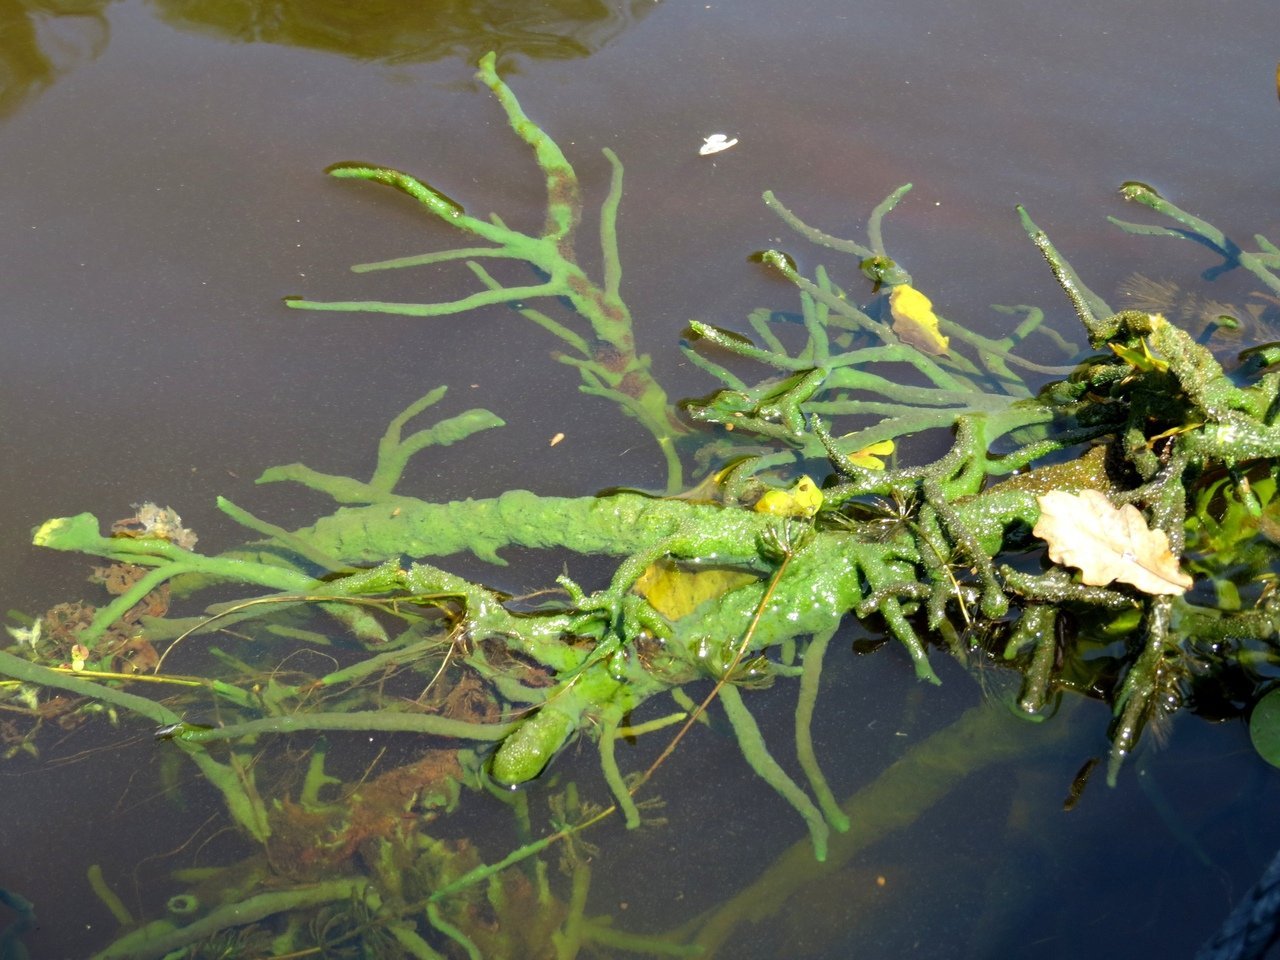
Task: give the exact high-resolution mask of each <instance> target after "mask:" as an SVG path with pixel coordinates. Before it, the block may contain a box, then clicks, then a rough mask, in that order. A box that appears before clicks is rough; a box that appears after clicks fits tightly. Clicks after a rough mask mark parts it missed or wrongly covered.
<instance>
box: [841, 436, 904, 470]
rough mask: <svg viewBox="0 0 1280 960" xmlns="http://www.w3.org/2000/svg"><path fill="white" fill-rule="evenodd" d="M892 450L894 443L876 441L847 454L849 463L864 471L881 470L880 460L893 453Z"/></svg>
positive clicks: (881, 463)
mask: <svg viewBox="0 0 1280 960" xmlns="http://www.w3.org/2000/svg"><path fill="white" fill-rule="evenodd" d="M893 449H894V442H893V441H892V440H877V441H876V442H875V443H873V444H870V445H869V446H865V447H863V448H862V449H861V450H855V451H854V452H853V453H851V454H849V461H850V462H851V463H854V464H857V465H858V466H859V467H862V469H864V470H883V469H884V461H883V460H881V459H880V458H881V457H887V456H888V455H889V454H891V453H893Z"/></svg>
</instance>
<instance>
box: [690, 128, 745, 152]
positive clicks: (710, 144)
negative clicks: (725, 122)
mask: <svg viewBox="0 0 1280 960" xmlns="http://www.w3.org/2000/svg"><path fill="white" fill-rule="evenodd" d="M737 142H738V138H737V137H734V138H733V139H732V140H730V139H729V138H728V137H726V136H725V135H724V134H723V133H713V134H712V135H711V136H709V137H703V138H702V146H701V147H699V148H698V156H700V157H709V156H711V154H713V153H719V152H720V151H722V150H728V149H729V148H730V147H732V146H733V145H734V144H736V143H737Z"/></svg>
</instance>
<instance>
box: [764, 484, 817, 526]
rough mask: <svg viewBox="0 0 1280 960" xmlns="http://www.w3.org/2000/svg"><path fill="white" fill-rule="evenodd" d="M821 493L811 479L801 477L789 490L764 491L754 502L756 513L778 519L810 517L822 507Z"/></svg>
mask: <svg viewBox="0 0 1280 960" xmlns="http://www.w3.org/2000/svg"><path fill="white" fill-rule="evenodd" d="M822 499H823V497H822V491H821V490H819V489H818V485H817V484H816V483H814V482H813V479H812V478H811V477H801V478H800V479H799V480H797V481H796V482H795V486H793V487H792V488H791V489H790V490H766V491H765V493H764V496H762V497H761V498H760V499H759V500H757V501H756V505H755V511H756V513H772V514H773V515H774V516H778V517H812V516H813V515H814V514H815V513H817V512H818V509H819V508H820V507H821V506H822Z"/></svg>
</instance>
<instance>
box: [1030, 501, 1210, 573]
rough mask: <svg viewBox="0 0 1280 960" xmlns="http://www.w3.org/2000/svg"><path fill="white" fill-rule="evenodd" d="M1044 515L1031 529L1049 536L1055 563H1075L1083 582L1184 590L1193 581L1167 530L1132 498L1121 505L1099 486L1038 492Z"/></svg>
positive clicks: (1051, 556)
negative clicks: (1152, 523) (1114, 503)
mask: <svg viewBox="0 0 1280 960" xmlns="http://www.w3.org/2000/svg"><path fill="white" fill-rule="evenodd" d="M1036 503H1038V504H1039V505H1040V519H1039V520H1038V521H1036V525H1035V528H1034V529H1033V530H1032V531H1031V532H1032V533H1034V534H1035V535H1036V536H1037V537H1040V538H1041V539H1043V540H1046V541H1048V544H1049V557H1050V559H1052V560H1053V561H1054V562H1055V563H1061V564H1065V565H1066V566H1069V567H1075V568H1076V569H1078V570H1079V571H1080V581H1081V583H1084V584H1087V585H1089V586H1091V587H1103V586H1106V585H1107V584H1109V583H1111V582H1112V581H1116V580H1118V581H1120V582H1121V583H1127V584H1129V585H1130V586H1134V587H1137V588H1138V589H1139V590H1141V591H1142V592H1143V593H1150V594H1156V595H1181V594H1183V593H1185V592H1186V591H1187V590H1188V589H1189V588H1190V587H1191V585H1192V583H1193V582H1194V581H1193V580H1192V579H1191V578H1190V577H1189V576H1187V575H1186V574H1185V573H1183V572H1182V570H1181V568H1180V567H1179V565H1178V558H1177V557H1175V556H1174V555H1173V552H1172V551H1171V550H1170V549H1169V538H1168V537H1167V536H1165V533H1164V531H1163V530H1152V529H1151V528H1150V527H1148V526H1147V521H1146V520H1145V519H1144V518H1143V516H1142V514H1141V513H1139V512H1138V510H1137V508H1136V507H1134V506H1133V504H1129V503H1126V504H1125V505H1124V506H1123V507H1121V508H1119V509H1118V510H1117V509H1116V508H1115V507H1113V506H1112V505H1111V501H1110V500H1108V499H1107V496H1106V494H1104V493H1102V491H1100V490H1082V491H1080V493H1079V494H1078V495H1077V494H1073V493H1064V492H1063V491H1061V490H1055V491H1053V492H1051V493H1046V494H1044V495H1043V496H1039V497H1036Z"/></svg>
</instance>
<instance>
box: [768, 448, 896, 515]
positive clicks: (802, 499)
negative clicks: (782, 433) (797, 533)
mask: <svg viewBox="0 0 1280 960" xmlns="http://www.w3.org/2000/svg"><path fill="white" fill-rule="evenodd" d="M859 452H860V453H861V452H862V451H859ZM883 466H884V465H883V464H881V467H880V468H882V467H883ZM880 468H872V469H880ZM821 506H822V491H821V490H819V489H818V485H817V484H816V483H814V482H813V479H812V478H811V477H807V476H805V477H801V478H800V479H799V480H797V481H796V482H795V486H793V487H792V488H791V489H790V490H768V491H766V492H765V494H764V496H762V497H761V498H760V499H759V500H757V501H756V508H755V509H756V513H772V514H774V515H775V516H779V517H812V516H813V515H814V514H815V513H817V512H818V509H819V508H820V507H821Z"/></svg>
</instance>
